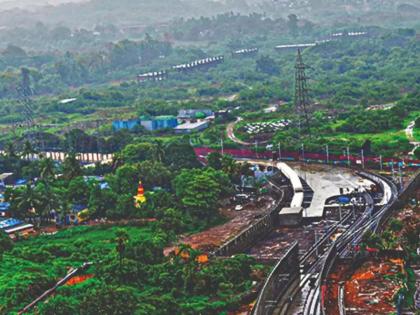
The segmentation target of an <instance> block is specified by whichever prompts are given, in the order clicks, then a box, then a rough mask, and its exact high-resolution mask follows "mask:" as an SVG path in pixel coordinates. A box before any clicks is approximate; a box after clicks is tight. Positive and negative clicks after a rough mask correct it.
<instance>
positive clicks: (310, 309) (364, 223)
mask: <svg viewBox="0 0 420 315" xmlns="http://www.w3.org/2000/svg"><path fill="white" fill-rule="evenodd" d="M375 176H377V177H378V178H380V179H381V180H382V181H383V182H385V184H386V185H388V188H389V189H390V191H391V196H390V199H389V200H388V203H387V204H386V205H384V206H382V207H381V208H380V209H379V210H378V211H376V212H375V211H374V206H375V205H374V201H373V198H372V197H371V196H370V195H369V194H367V193H365V194H364V198H365V201H366V208H365V211H364V213H363V214H362V215H361V216H360V217H358V218H357V220H356V221H355V222H354V223H353V224H352V225H351V226H350V227H349V228H348V229H347V230H346V231H345V232H344V233H343V234H342V235H341V236H340V237H339V238H338V239H337V240H336V241H335V242H334V243H333V244H332V247H331V249H332V250H334V251H335V252H333V253H332V254H333V255H331V256H334V259H335V258H336V257H342V258H343V257H349V256H350V255H351V254H352V248H353V245H357V244H359V243H360V241H361V240H362V237H363V235H364V234H365V233H366V232H367V231H368V230H372V231H374V230H375V229H376V228H377V226H378V223H379V221H380V219H381V218H382V216H384V215H385V213H386V212H387V210H388V209H389V207H390V206H391V204H392V203H393V202H394V201H395V200H396V198H397V197H398V190H397V188H396V186H395V185H394V183H392V182H391V181H390V180H388V179H386V178H384V177H382V176H379V175H375ZM327 258H328V256H323V257H321V259H320V260H319V262H317V263H316V264H315V265H316V266H317V267H318V266H319V264H321V266H322V269H324V268H327V269H328V268H329V267H331V266H327V264H328V263H330V261H328V260H327ZM322 276H323V275H322V273H319V272H318V274H317V278H316V283H315V285H314V286H312V287H311V288H310V289H309V292H308V294H307V297H306V300H305V303H304V305H303V315H317V314H322V315H324V314H325V311H324V309H323V308H322V305H321V298H320V295H321V294H322V293H321V286H322V284H323V283H322V282H323V280H324V279H322ZM324 276H326V275H324ZM343 298H344V296H343ZM340 305H341V306H342V308H343V309H344V310H345V308H344V303H340Z"/></svg>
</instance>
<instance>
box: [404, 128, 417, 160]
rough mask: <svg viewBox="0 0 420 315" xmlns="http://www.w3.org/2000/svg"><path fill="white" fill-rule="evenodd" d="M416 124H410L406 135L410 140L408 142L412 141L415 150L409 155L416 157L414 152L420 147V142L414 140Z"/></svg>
mask: <svg viewBox="0 0 420 315" xmlns="http://www.w3.org/2000/svg"><path fill="white" fill-rule="evenodd" d="M415 124H416V122H415V121H414V120H413V121H412V122H410V123H409V124H408V126H407V128H406V129H405V134H406V136H407V138H408V141H410V144H412V145H413V146H414V148H413V150H412V151H411V152H410V153H408V154H409V155H414V151H416V149H417V148H418V147H420V142H418V141H416V139H415V138H414V126H415Z"/></svg>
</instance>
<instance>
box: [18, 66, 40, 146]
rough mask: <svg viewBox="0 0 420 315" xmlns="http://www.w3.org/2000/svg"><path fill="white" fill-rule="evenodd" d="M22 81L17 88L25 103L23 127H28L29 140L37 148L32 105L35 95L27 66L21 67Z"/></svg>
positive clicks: (21, 100) (23, 103)
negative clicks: (32, 97)
mask: <svg viewBox="0 0 420 315" xmlns="http://www.w3.org/2000/svg"><path fill="white" fill-rule="evenodd" d="M20 71H21V73H20V74H21V81H20V85H19V86H18V88H17V92H18V95H19V98H20V103H21V104H22V105H23V115H24V122H23V124H22V125H23V127H24V128H25V129H26V133H27V135H28V141H29V143H30V144H31V145H32V147H33V148H35V146H36V144H35V140H36V139H35V138H36V135H35V134H34V132H35V130H34V129H33V128H34V127H35V122H34V109H33V106H32V99H31V96H32V95H33V91H32V88H31V78H30V72H29V69H27V68H21V70H20Z"/></svg>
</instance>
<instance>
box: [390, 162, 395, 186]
mask: <svg viewBox="0 0 420 315" xmlns="http://www.w3.org/2000/svg"><path fill="white" fill-rule="evenodd" d="M391 173H392V179H393V180H394V181H395V171H394V160H391Z"/></svg>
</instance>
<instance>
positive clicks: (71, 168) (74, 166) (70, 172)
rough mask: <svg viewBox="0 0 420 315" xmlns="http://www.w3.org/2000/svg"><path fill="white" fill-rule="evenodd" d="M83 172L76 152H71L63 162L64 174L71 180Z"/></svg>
mask: <svg viewBox="0 0 420 315" xmlns="http://www.w3.org/2000/svg"><path fill="white" fill-rule="evenodd" d="M82 174H83V172H82V169H81V167H80V163H79V161H78V160H77V159H76V154H75V153H70V154H69V155H68V156H67V157H66V159H65V160H64V163H63V175H64V177H65V178H66V179H68V180H71V179H73V178H75V177H77V176H81V175H82Z"/></svg>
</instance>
